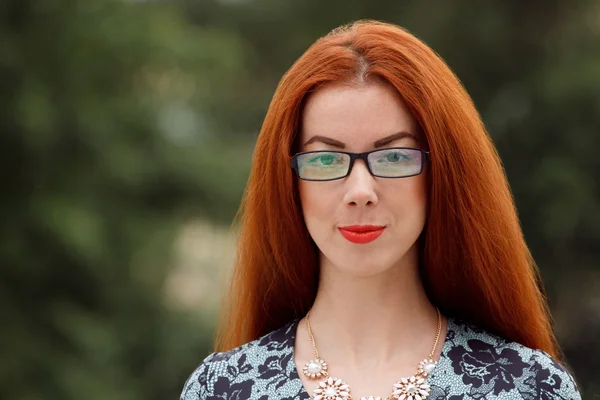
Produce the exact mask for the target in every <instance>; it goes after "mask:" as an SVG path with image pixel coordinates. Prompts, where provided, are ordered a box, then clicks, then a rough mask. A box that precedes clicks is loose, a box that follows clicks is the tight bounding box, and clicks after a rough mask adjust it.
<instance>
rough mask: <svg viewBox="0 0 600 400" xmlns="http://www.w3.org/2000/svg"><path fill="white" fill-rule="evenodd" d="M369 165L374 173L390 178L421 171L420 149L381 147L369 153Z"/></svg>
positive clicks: (415, 173)
mask: <svg viewBox="0 0 600 400" xmlns="http://www.w3.org/2000/svg"><path fill="white" fill-rule="evenodd" d="M368 159H369V165H370V166H371V171H373V174H374V175H377V176H382V177H390V178H399V177H404V176H412V175H417V174H420V173H421V168H422V165H423V160H422V154H421V151H419V150H415V149H383V150H380V151H375V152H373V153H371V154H369V157H368Z"/></svg>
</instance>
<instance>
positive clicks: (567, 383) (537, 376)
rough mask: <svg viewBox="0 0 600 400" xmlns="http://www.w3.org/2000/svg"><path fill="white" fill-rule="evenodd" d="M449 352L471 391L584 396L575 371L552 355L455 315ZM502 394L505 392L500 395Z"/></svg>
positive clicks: (449, 358) (448, 354)
mask: <svg viewBox="0 0 600 400" xmlns="http://www.w3.org/2000/svg"><path fill="white" fill-rule="evenodd" d="M446 340H447V341H448V344H447V346H445V349H446V350H445V352H446V356H447V357H448V360H449V361H450V364H451V368H452V370H453V372H454V374H455V375H456V376H457V377H458V378H459V381H460V383H461V384H463V385H465V386H467V387H468V388H469V390H470V391H473V392H474V393H473V394H475V392H478V393H479V394H482V393H481V391H486V390H487V391H489V392H490V393H491V392H493V394H494V395H495V396H500V395H501V394H504V395H508V394H509V393H514V394H518V395H520V396H521V398H532V399H537V398H544V399H580V398H581V397H580V394H579V392H578V390H577V385H576V383H575V380H574V379H573V377H572V375H571V374H570V373H569V372H568V371H567V369H566V368H565V367H564V366H563V365H561V364H560V363H559V362H558V361H557V360H555V359H554V358H553V357H552V356H550V355H549V354H547V353H546V352H544V351H542V350H536V349H531V348H529V347H526V346H524V345H522V344H519V343H516V342H512V341H508V340H506V339H504V338H502V337H500V336H497V335H494V334H492V333H489V332H487V331H485V330H483V329H480V328H478V327H477V326H475V325H472V324H470V323H467V322H464V321H461V320H458V319H451V320H450V321H449V325H448V332H447V338H446ZM500 397H501V396H500Z"/></svg>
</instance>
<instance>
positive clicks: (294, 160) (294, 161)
mask: <svg viewBox="0 0 600 400" xmlns="http://www.w3.org/2000/svg"><path fill="white" fill-rule="evenodd" d="M384 150H416V151H420V152H421V169H420V170H419V172H418V173H416V174H412V175H403V176H382V175H377V174H375V173H373V171H372V170H371V165H369V159H368V156H369V154H371V153H376V152H378V151H384ZM317 153H339V154H347V155H348V156H350V164H349V165H348V172H346V175H344V176H340V177H339V178H331V179H306V178H301V177H300V171H299V170H298V156H301V155H304V154H317ZM290 158H291V159H290V165H291V167H292V169H293V170H294V172H295V173H296V176H297V177H298V178H299V179H302V180H304V181H313V182H326V181H336V180H338V179H344V178H345V177H347V176H348V175H350V173H351V172H352V167H354V161H356V160H363V161H364V162H365V165H366V166H367V169H368V170H369V173H370V174H371V175H372V176H375V177H377V178H389V179H400V178H410V177H411V176H417V175H420V174H421V173H423V169H424V167H425V164H427V163H428V162H429V161H430V159H431V157H430V155H429V152H428V151H425V150H423V149H419V148H416V147H386V148H383V149H375V150H370V151H365V152H364V153H350V152H347V151H337V150H317V151H305V152H301V153H296V154H294V155H293V156H290Z"/></svg>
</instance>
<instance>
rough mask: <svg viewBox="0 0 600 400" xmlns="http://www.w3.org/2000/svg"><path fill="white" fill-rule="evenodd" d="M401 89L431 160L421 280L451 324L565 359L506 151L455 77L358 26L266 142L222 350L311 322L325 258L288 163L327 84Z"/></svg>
mask: <svg viewBox="0 0 600 400" xmlns="http://www.w3.org/2000/svg"><path fill="white" fill-rule="evenodd" d="M370 80H377V81H384V82H386V83H387V84H390V85H392V86H393V87H394V88H395V89H396V90H397V91H398V93H399V95H400V96H401V98H402V99H403V101H404V102H405V103H406V105H407V106H408V108H409V110H410V111H411V113H412V115H413V116H414V117H415V119H416V120H417V122H418V123H419V125H420V128H421V129H422V131H423V132H424V134H425V137H426V140H427V145H428V148H429V151H430V152H431V163H430V164H429V167H430V173H429V174H428V193H429V196H428V197H429V204H428V220H427V223H426V226H425V229H424V231H423V233H422V235H421V243H420V251H421V258H420V269H421V275H422V279H423V283H424V286H425V290H426V291H427V294H428V296H429V298H430V300H431V302H432V303H433V304H434V305H435V306H437V307H438V308H439V309H440V310H441V311H442V312H443V313H445V314H446V315H449V316H454V317H458V318H461V319H464V320H466V321H468V322H471V323H473V324H476V325H478V326H479V327H481V328H483V329H486V330H488V331H490V332H492V333H495V334H498V335H500V336H502V337H504V338H506V339H508V340H511V341H515V342H518V343H521V344H523V345H525V346H527V347H531V348H536V349H542V350H544V351H546V352H547V353H549V354H551V355H552V356H554V357H557V358H560V357H561V355H560V354H559V347H558V345H557V343H556V339H555V337H554V334H553V332H552V328H551V323H550V314H549V312H548V308H547V303H546V300H545V298H544V296H543V294H542V292H541V281H540V277H539V270H538V269H537V267H536V265H535V263H534V261H533V259H532V257H531V254H530V252H529V250H528V248H527V245H526V244H525V241H524V238H523V234H522V231H521V227H520V225H519V220H518V218H517V212H516V208H515V204H514V200H513V197H512V194H511V191H510V189H509V186H508V183H507V180H506V176H505V173H504V170H503V167H502V164H501V161H500V159H499V156H498V154H497V151H496V149H495V147H494V145H493V143H492V141H491V139H490V137H489V135H488V133H487V132H486V130H485V127H484V125H483V123H482V121H481V118H480V116H479V114H478V112H477V110H476V108H475V106H474V105H473V102H472V100H471V98H470V96H469V95H468V94H467V92H466V91H465V89H464V88H463V86H462V85H461V83H460V81H459V80H458V79H457V77H456V76H455V75H454V74H453V73H452V71H451V70H450V69H449V67H448V66H447V65H446V64H445V63H444V61H443V60H442V59H441V58H440V57H439V56H438V55H437V54H436V53H435V52H434V51H433V50H432V49H430V48H429V47H428V46H427V45H425V44H424V43H423V42H421V41H420V40H418V39H417V38H416V37H414V36H413V35H411V34H410V33H409V32H407V31H406V30H404V29H402V28H400V27H398V26H395V25H392V24H387V23H383V22H378V21H371V20H361V21H357V22H355V23H352V24H349V25H345V26H342V27H340V28H337V29H335V30H333V31H332V32H331V33H329V34H328V35H326V36H325V37H322V38H320V39H319V40H317V41H316V42H315V43H314V44H313V45H312V46H311V47H310V48H309V49H308V50H307V51H306V52H305V53H304V54H303V55H302V56H301V57H300V58H299V59H298V60H297V61H296V62H295V63H294V65H293V66H292V67H291V68H290V69H289V70H288V72H287V73H286V74H285V75H284V76H283V78H282V79H281V81H280V83H279V85H278V87H277V90H276V91H275V94H274V96H273V99H272V101H271V104H270V106H269V109H268V112H267V115H266V117H265V120H264V123H263V126H262V129H261V131H260V134H259V137H258V140H257V143H256V148H255V152H254V156H253V163H252V170H251V174H250V178H249V181H248V185H247V188H246V191H245V193H244V198H243V201H242V204H241V207H240V210H239V212H238V215H237V217H236V221H238V222H239V223H240V231H239V237H238V244H237V256H236V261H235V265H234V268H233V274H232V277H231V281H230V286H229V290H228V292H227V293H226V296H225V304H224V306H223V308H222V310H221V313H220V315H221V318H220V321H219V325H218V330H217V338H216V342H215V350H216V351H225V350H229V349H231V348H234V347H237V346H239V345H242V344H244V343H247V342H249V341H252V340H254V339H257V338H259V337H261V336H262V335H264V334H266V333H268V332H270V331H271V330H273V329H276V328H278V327H281V326H282V325H284V324H285V323H287V322H289V321H291V320H292V319H294V318H299V317H301V316H304V315H305V313H306V312H307V311H308V310H309V308H310V307H311V305H312V304H313V301H314V299H315V296H316V292H317V282H318V275H319V269H318V257H317V254H318V253H317V249H316V246H315V244H314V242H313V241H312V240H311V238H310V235H309V233H308V231H307V228H306V226H305V224H304V221H303V218H302V211H301V207H300V202H299V197H298V191H297V187H296V181H295V179H296V178H295V177H294V175H293V173H292V170H291V168H290V154H291V153H292V152H293V150H294V141H295V137H296V135H297V133H298V130H299V128H300V119H301V113H302V109H303V105H304V103H305V101H306V98H307V96H308V95H309V94H310V93H311V92H313V91H315V90H318V88H319V87H322V86H323V85H326V84H328V83H348V84H353V83H354V84H360V83H361V82H362V83H364V82H369V81H370Z"/></svg>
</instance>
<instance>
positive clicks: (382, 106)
mask: <svg viewBox="0 0 600 400" xmlns="http://www.w3.org/2000/svg"><path fill="white" fill-rule="evenodd" d="M301 126H302V130H301V132H300V140H301V143H300V145H302V144H304V143H305V142H306V141H307V140H309V139H310V138H311V137H312V136H314V135H320V136H327V137H329V138H332V139H336V140H338V141H341V142H344V143H345V144H346V146H347V149H349V150H359V149H361V150H362V149H367V148H371V147H373V142H375V141H377V140H378V139H380V138H382V137H385V136H389V135H391V134H394V133H397V132H401V131H404V132H408V133H411V134H413V135H414V136H415V137H418V126H417V123H416V121H415V119H414V117H413V116H412V114H411V113H410V112H409V111H408V109H407V107H406V105H405V104H404V102H403V101H402V99H401V97H400V95H399V94H398V92H397V91H396V90H395V88H393V87H392V86H391V85H387V84H383V83H368V84H366V85H363V86H350V85H341V84H332V85H328V86H325V87H323V88H320V89H319V90H317V91H315V92H314V93H312V94H311V95H310V97H309V98H308V101H307V102H306V105H305V108H304V110H303V114H302V125H301Z"/></svg>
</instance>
